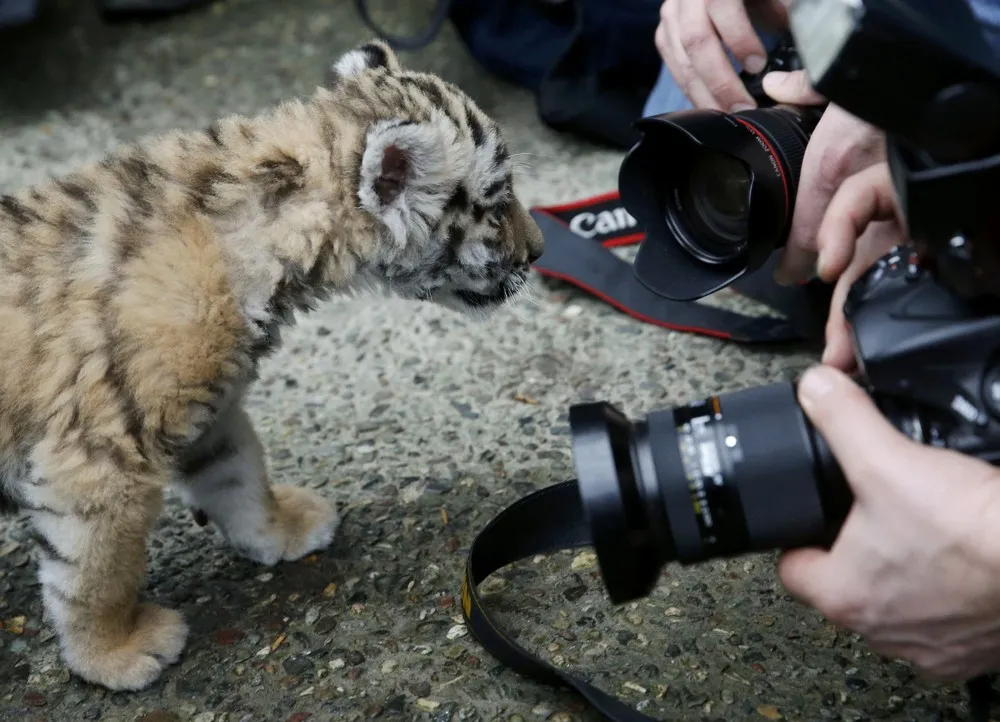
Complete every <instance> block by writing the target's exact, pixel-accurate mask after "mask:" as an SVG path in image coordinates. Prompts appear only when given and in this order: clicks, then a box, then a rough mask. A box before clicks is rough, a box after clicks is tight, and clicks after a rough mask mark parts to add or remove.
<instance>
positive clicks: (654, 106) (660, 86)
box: [643, 0, 1000, 116]
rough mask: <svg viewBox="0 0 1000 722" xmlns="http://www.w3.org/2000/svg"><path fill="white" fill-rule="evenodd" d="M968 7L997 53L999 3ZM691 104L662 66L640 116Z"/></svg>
mask: <svg viewBox="0 0 1000 722" xmlns="http://www.w3.org/2000/svg"><path fill="white" fill-rule="evenodd" d="M967 1H968V3H969V6H970V7H971V8H972V12H973V13H974V14H975V15H976V17H978V18H979V21H980V22H981V23H983V26H984V27H983V30H984V35H985V37H986V40H987V41H988V42H989V43H990V45H992V47H993V48H994V50H996V51H997V53H998V54H1000V2H998V0H967ZM758 35H759V36H760V39H761V41H762V42H763V43H764V47H765V48H767V50H768V52H770V51H771V48H773V47H774V43H775V41H776V39H777V38H776V37H775V36H769V35H768V34H766V33H761V32H759V31H758ZM726 54H727V55H728V56H729V60H730V61H731V62H732V63H733V67H734V68H736V70H737V72H739V71H740V70H742V68H740V66H739V63H737V61H736V59H735V58H734V57H733V54H732V53H731V52H729V51H728V49H727V51H726ZM691 107H692V105H691V101H690V100H688V99H687V96H685V95H684V91H683V90H682V89H681V87H680V86H679V85H677V83H676V82H674V78H673V76H672V75H671V74H670V71H669V70H667V66H666V65H664V66H663V67H662V68H661V69H660V75H659V78H658V79H657V82H656V85H655V86H654V87H653V90H652V91H651V92H650V94H649V97H648V98H647V99H646V105H645V108H644V109H643V115H647V116H648V115H659V114H660V113H673V112H674V111H677V110H687V109H688V108H691Z"/></svg>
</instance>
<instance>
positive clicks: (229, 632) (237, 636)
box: [215, 629, 246, 647]
mask: <svg viewBox="0 0 1000 722" xmlns="http://www.w3.org/2000/svg"><path fill="white" fill-rule="evenodd" d="M245 636H246V635H245V634H244V633H243V632H242V631H241V630H239V629H220V630H218V631H217V632H216V633H215V641H216V642H217V643H219V644H221V645H222V646H224V647H229V646H231V645H233V644H236V643H237V642H239V641H240V640H242V639H243V637H245Z"/></svg>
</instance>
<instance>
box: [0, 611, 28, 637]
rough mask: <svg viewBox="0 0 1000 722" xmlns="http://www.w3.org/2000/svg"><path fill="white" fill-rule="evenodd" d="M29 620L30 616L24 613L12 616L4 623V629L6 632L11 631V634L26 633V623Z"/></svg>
mask: <svg viewBox="0 0 1000 722" xmlns="http://www.w3.org/2000/svg"><path fill="white" fill-rule="evenodd" d="M27 621H28V618H27V617H25V616H24V615H21V616H18V617H11V618H10V619H8V620H7V621H6V622H4V623H3V629H4V631H5V632H10V633H11V634H24V625H25V624H26V623H27Z"/></svg>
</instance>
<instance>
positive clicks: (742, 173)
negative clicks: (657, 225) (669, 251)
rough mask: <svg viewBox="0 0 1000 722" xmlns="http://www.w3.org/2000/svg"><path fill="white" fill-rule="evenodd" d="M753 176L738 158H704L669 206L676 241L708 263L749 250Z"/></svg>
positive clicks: (709, 155)
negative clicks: (747, 245)
mask: <svg viewBox="0 0 1000 722" xmlns="http://www.w3.org/2000/svg"><path fill="white" fill-rule="evenodd" d="M751 182H752V177H751V174H750V169H749V168H748V167H747V164H746V163H744V162H743V161H741V160H740V159H739V158H734V157H733V156H727V155H724V154H723V153H720V152H717V151H708V152H706V153H704V154H701V155H699V156H698V157H697V158H696V159H695V161H694V162H693V163H692V166H691V173H690V176H689V178H688V180H687V182H686V183H684V184H682V185H680V186H679V187H675V188H673V189H672V190H671V191H670V193H669V195H670V197H669V198H668V199H667V201H666V202H665V204H664V205H665V207H666V213H667V223H668V224H669V225H671V226H672V227H673V229H674V231H675V233H676V235H677V242H678V243H680V244H681V245H683V246H684V247H685V249H686V250H687V251H688V252H689V253H690V254H691V255H693V256H695V257H696V258H699V259H700V260H702V261H704V262H705V263H725V262H726V261H729V260H732V259H733V258H736V257H738V256H740V255H741V254H742V253H743V252H744V250H745V249H746V244H747V238H748V231H749V228H748V223H749V211H750V186H751Z"/></svg>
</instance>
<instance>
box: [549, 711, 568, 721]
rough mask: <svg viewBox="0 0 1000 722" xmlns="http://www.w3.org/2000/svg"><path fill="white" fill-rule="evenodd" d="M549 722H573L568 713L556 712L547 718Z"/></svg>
mask: <svg viewBox="0 0 1000 722" xmlns="http://www.w3.org/2000/svg"><path fill="white" fill-rule="evenodd" d="M549 720H550V721H551V722H573V715H571V714H570V713H569V712H556V713H555V714H554V715H552V716H551V717H549Z"/></svg>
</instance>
